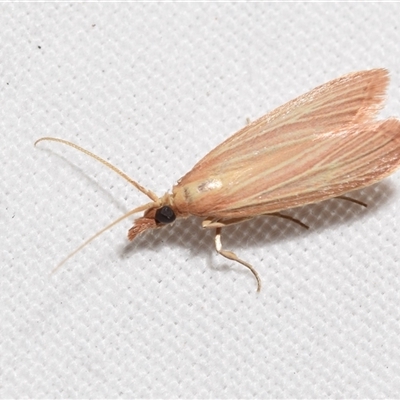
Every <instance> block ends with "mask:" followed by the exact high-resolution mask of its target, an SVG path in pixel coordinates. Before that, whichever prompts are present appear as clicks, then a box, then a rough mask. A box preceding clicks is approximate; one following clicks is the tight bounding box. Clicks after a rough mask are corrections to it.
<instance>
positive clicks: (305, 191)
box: [173, 69, 400, 218]
mask: <svg viewBox="0 0 400 400" xmlns="http://www.w3.org/2000/svg"><path fill="white" fill-rule="evenodd" d="M387 83H388V75H387V71H386V70H381V69H379V70H371V71H364V72H359V73H355V74H349V75H346V76H345V77H342V78H339V79H336V80H334V81H331V82H328V83H327V84H325V85H322V86H320V87H318V88H316V89H314V90H312V91H311V92H309V93H307V94H305V95H303V96H301V97H299V98H297V99H295V100H292V101H291V102H289V103H287V104H285V105H284V106H281V107H279V108H278V109H276V110H275V111H273V112H271V113H269V114H267V115H265V116H264V117H262V118H260V119H259V120H257V121H255V122H254V123H252V124H250V125H249V126H247V127H245V128H243V129H242V130H241V131H239V132H237V133H236V134H235V135H233V136H232V137H231V138H229V139H227V140H226V141H225V142H224V143H222V144H221V145H219V146H217V147H216V148H215V149H214V150H213V151H211V152H210V153H209V154H208V155H207V156H205V157H204V158H203V159H202V160H201V161H200V162H198V163H197V164H196V165H195V167H194V168H193V169H192V170H191V171H190V172H189V173H188V174H186V175H185V176H184V177H183V178H182V179H181V180H180V181H179V182H178V184H177V185H176V186H175V187H174V191H173V194H174V197H175V204H176V207H177V209H178V210H179V212H181V213H182V214H192V215H198V216H207V217H210V216H211V217H215V218H232V217H244V216H254V215H258V214H263V213H271V212H276V211H281V210H283V209H286V208H291V207H296V206H299V205H303V204H308V203H314V202H318V201H321V200H325V199H327V198H330V197H334V196H339V195H341V194H343V193H345V192H348V191H349V190H352V189H355V188H360V187H363V186H367V185H370V184H372V183H374V182H376V181H378V180H380V179H382V178H383V177H385V176H387V175H388V174H389V173H390V172H392V171H393V170H394V169H396V168H397V167H398V165H399V162H400V161H399V160H400V122H399V121H398V120H395V119H390V120H387V121H375V122H374V121H373V118H374V117H375V115H376V113H377V112H378V111H379V109H380V108H381V104H382V102H383V99H384V93H385V89H386V86H387Z"/></svg>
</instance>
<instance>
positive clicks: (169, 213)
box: [155, 206, 176, 224]
mask: <svg viewBox="0 0 400 400" xmlns="http://www.w3.org/2000/svg"><path fill="white" fill-rule="evenodd" d="M175 218H176V215H175V213H174V210H173V209H172V208H171V207H169V206H164V207H161V208H159V209H158V210H157V211H156V217H155V220H156V222H157V223H158V224H169V223H171V222H174V221H175Z"/></svg>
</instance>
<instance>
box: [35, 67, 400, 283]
mask: <svg viewBox="0 0 400 400" xmlns="http://www.w3.org/2000/svg"><path fill="white" fill-rule="evenodd" d="M388 82H389V76H388V71H387V70H385V69H372V70H368V71H359V72H355V73H350V74H348V75H345V76H342V77H340V78H338V79H335V80H332V81H330V82H328V83H325V84H324V85H321V86H318V87H316V88H315V89H313V90H311V91H310V92H308V93H306V94H304V95H302V96H300V97H298V98H296V99H294V100H292V101H289V102H288V103H286V104H284V105H283V106H281V107H279V108H277V109H275V110H274V111H272V112H270V113H269V114H266V115H264V116H263V117H261V118H259V119H258V120H256V121H254V122H252V123H250V124H248V125H247V126H245V127H244V128H243V129H241V130H240V131H238V132H237V133H235V134H234V135H233V136H231V137H230V138H229V139H227V140H225V141H224V142H223V143H222V144H220V145H219V146H217V147H216V148H215V149H214V150H212V151H210V152H209V153H208V154H207V155H206V156H205V157H204V158H203V159H201V160H200V161H199V162H198V163H197V164H196V165H195V166H194V167H193V169H192V170H191V171H189V172H188V173H187V174H186V175H184V176H183V177H182V178H181V179H179V181H178V182H177V184H176V185H175V186H173V188H172V191H171V192H170V193H166V194H164V195H163V196H162V197H158V196H157V195H156V194H155V193H153V192H152V191H151V190H149V189H146V188H144V187H143V186H141V185H140V184H139V183H137V182H136V181H134V180H133V179H131V178H130V177H129V176H128V175H126V174H125V173H124V172H122V171H121V170H119V169H118V168H116V167H115V166H113V165H111V164H110V163H109V162H108V161H106V160H103V159H102V158H100V157H98V156H97V155H95V154H93V153H91V152H90V151H87V150H85V149H83V148H81V147H80V146H77V145H76V144H74V143H71V142H69V141H66V140H63V139H58V138H53V137H43V138H41V139H39V140H37V141H36V143H35V145H36V144H37V143H39V142H41V141H45V140H50V141H55V142H60V143H63V144H65V145H68V146H71V147H74V148H75V149H77V150H79V151H81V152H83V153H85V154H87V155H89V156H90V157H93V158H94V159H96V160H98V161H99V162H101V163H103V164H104V165H106V166H107V167H109V168H111V169H112V170H113V171H115V172H116V173H117V174H119V175H120V176H122V177H123V178H124V179H126V180H127V181H128V182H129V183H130V184H132V185H133V186H134V187H135V188H136V189H138V190H139V191H140V192H142V193H143V194H145V195H146V196H147V197H149V199H150V200H151V201H150V202H148V203H146V204H144V205H142V206H139V207H136V208H134V209H132V210H131V211H129V212H127V213H126V214H125V215H122V216H121V217H120V218H118V219H117V220H116V221H114V222H112V223H111V224H109V225H108V226H106V227H105V228H104V229H102V230H101V231H99V232H98V233H96V234H95V235H94V236H92V237H91V238H89V239H88V240H87V241H85V242H84V243H83V244H82V245H81V246H79V247H78V248H77V249H76V250H75V251H74V252H73V253H71V254H70V255H69V256H68V257H67V258H66V259H64V260H63V261H62V262H61V263H60V264H59V266H58V267H60V266H61V265H62V264H63V263H64V262H66V261H67V260H68V259H69V258H70V257H72V256H73V255H74V254H76V253H77V252H78V251H79V250H81V249H82V248H83V247H84V246H86V245H87V244H88V243H89V242H91V241H92V240H93V239H95V238H97V237H98V236H99V235H100V234H102V233H103V232H104V231H106V230H108V229H110V228H111V227H112V226H114V225H116V224H117V223H119V222H121V221H122V220H124V219H125V218H128V217H130V216H131V215H133V214H135V213H138V212H141V211H144V214H143V216H141V217H140V218H137V219H136V220H135V221H134V224H133V226H132V227H131V228H130V229H129V232H128V239H129V240H134V239H135V238H136V237H137V236H138V235H140V234H142V233H143V232H145V231H147V230H149V229H157V228H162V227H165V226H167V225H170V224H171V223H173V222H174V221H175V220H176V219H178V218H187V217H190V216H197V217H201V218H203V221H202V226H203V228H206V229H214V230H215V248H216V251H217V252H218V253H219V254H221V255H222V256H224V257H226V258H227V259H229V260H233V261H236V262H238V263H240V264H242V265H243V266H245V267H247V268H248V269H249V270H250V271H251V272H252V273H253V274H254V277H255V278H256V280H257V290H258V291H259V290H260V288H261V279H260V277H259V275H258V273H257V271H256V270H255V269H254V268H253V266H252V265H250V264H249V263H247V262H246V261H243V260H241V259H240V258H239V257H238V256H237V255H236V254H235V253H233V252H231V251H228V250H225V249H223V247H222V243H221V230H222V228H224V227H226V226H229V225H232V224H238V223H240V222H243V221H248V220H250V219H253V218H255V217H257V216H260V215H275V216H279V217H282V218H287V219H291V220H293V221H295V222H298V223H300V224H301V225H303V226H305V225H304V224H302V223H301V222H300V221H298V220H296V219H294V218H292V217H290V216H289V215H285V214H281V211H283V210H287V209H291V208H294V207H299V206H303V205H306V204H311V203H317V202H320V201H323V200H327V199H330V198H335V197H336V198H341V199H346V200H351V201H355V202H357V203H359V204H363V203H362V202H358V201H357V200H353V199H351V198H349V197H346V196H344V194H345V193H347V192H349V191H352V190H355V189H360V188H363V187H366V186H369V185H371V184H373V183H375V182H377V181H379V180H381V179H382V178H385V177H386V176H388V175H389V174H391V173H392V172H394V171H395V170H396V169H398V168H399V166H400V121H399V120H397V119H394V118H389V119H386V120H376V116H377V113H378V112H379V110H380V109H381V107H382V104H383V101H384V97H385V91H386V87H387V85H388ZM58 267H57V268H58Z"/></svg>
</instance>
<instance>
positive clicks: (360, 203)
mask: <svg viewBox="0 0 400 400" xmlns="http://www.w3.org/2000/svg"><path fill="white" fill-rule="evenodd" d="M336 198H337V199H341V200H347V201H351V202H352V203H356V204H359V205H360V206H363V207H368V205H367V203H364V202H362V201H360V200H356V199H353V198H352V197H348V196H337V197H336Z"/></svg>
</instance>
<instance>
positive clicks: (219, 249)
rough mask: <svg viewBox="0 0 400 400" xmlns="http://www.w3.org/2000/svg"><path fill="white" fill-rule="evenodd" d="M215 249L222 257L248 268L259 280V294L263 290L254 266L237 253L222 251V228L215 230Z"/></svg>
mask: <svg viewBox="0 0 400 400" xmlns="http://www.w3.org/2000/svg"><path fill="white" fill-rule="evenodd" d="M215 249H216V250H217V252H218V253H219V254H221V256H224V257H225V258H227V259H228V260H232V261H236V262H238V263H239V264H242V265H244V266H245V267H247V268H248V269H249V270H250V271H251V272H252V273H253V275H254V277H255V278H256V280H257V292H259V291H260V290H261V279H260V276H259V275H258V272H257V271H256V270H255V269H254V268H253V266H251V265H250V264H248V263H247V262H245V261H243V260H241V259H240V258H239V257H238V256H237V255H236V254H235V253H233V252H231V251H228V250H224V249H222V243H221V228H217V229H216V230H215Z"/></svg>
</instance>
